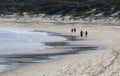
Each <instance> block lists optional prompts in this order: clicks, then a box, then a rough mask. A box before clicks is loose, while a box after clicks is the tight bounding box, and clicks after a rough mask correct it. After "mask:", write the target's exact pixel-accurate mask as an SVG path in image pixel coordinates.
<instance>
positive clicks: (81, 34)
mask: <svg viewBox="0 0 120 76" xmlns="http://www.w3.org/2000/svg"><path fill="white" fill-rule="evenodd" d="M80 36H81V38H83V31H82V30H81V32H80Z"/></svg>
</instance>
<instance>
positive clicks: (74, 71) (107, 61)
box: [0, 23, 120, 76]
mask: <svg viewBox="0 0 120 76" xmlns="http://www.w3.org/2000/svg"><path fill="white" fill-rule="evenodd" d="M10 24H11V23H10ZM10 24H7V25H6V23H5V24H3V25H4V26H5V27H9V25H10ZM12 24H13V25H12V26H10V27H12V28H21V29H22V28H23V29H26V28H27V29H32V30H41V31H48V32H55V33H61V34H63V35H74V36H79V31H80V30H87V31H88V32H89V33H88V39H89V40H83V41H73V43H74V44H77V45H91V44H94V45H102V46H103V47H105V49H100V50H99V51H96V50H95V51H94V50H91V51H89V50H88V52H87V53H82V54H73V55H67V56H64V57H62V58H60V59H58V60H55V61H50V62H47V63H38V64H35V65H31V66H26V67H22V68H18V69H15V70H12V71H8V72H5V73H0V76H16V75H17V76H34V75H35V76H91V75H95V76H110V75H112V76H117V75H120V72H119V71H120V68H119V67H120V66H119V63H120V60H119V58H120V52H119V50H120V46H119V44H120V35H119V32H120V27H119V26H108V25H106V26H103V25H102V26H97V24H96V26H93V25H92V24H90V25H86V24H80V23H78V24H75V25H74V26H72V25H73V24H72V25H71V24H66V25H67V26H63V24H59V25H56V24H52V23H39V24H36V23H32V24H28V25H27V24H24V23H23V24H19V23H12ZM33 24H34V26H33ZM103 24H104V23H103ZM117 24H118V23H117ZM73 27H76V28H77V32H76V33H71V32H70V29H71V28H73ZM55 50H58V49H55ZM62 50H64V49H62ZM34 53H39V51H36V52H34Z"/></svg>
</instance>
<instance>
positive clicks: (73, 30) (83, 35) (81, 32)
mask: <svg viewBox="0 0 120 76" xmlns="http://www.w3.org/2000/svg"><path fill="white" fill-rule="evenodd" d="M76 31H77V30H76V28H72V29H71V32H72V33H73V32H76ZM87 36H88V31H85V32H83V31H82V30H81V31H80V37H81V38H83V37H87Z"/></svg>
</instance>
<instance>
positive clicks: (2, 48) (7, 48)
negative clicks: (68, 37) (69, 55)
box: [0, 30, 65, 55]
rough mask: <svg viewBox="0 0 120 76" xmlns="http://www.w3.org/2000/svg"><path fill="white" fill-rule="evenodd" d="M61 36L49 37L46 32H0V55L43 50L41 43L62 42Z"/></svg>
mask: <svg viewBox="0 0 120 76" xmlns="http://www.w3.org/2000/svg"><path fill="white" fill-rule="evenodd" d="M63 40H65V38H63V37H61V36H50V35H49V34H48V33H46V32H27V31H5V30H1V31H0V55H1V54H2V55H3V54H16V53H25V52H29V51H33V50H40V49H45V48H47V47H49V46H45V45H44V44H43V43H42V42H56V41H63Z"/></svg>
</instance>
